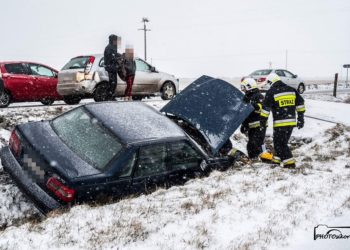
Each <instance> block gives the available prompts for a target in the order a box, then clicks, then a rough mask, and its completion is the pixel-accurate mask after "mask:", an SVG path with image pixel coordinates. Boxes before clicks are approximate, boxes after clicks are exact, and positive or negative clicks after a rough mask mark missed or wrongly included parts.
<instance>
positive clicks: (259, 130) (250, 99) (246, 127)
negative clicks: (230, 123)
mask: <svg viewBox="0 0 350 250" xmlns="http://www.w3.org/2000/svg"><path fill="white" fill-rule="evenodd" d="M241 90H242V91H243V92H244V93H245V96H244V100H245V101H246V102H247V103H250V104H251V105H252V106H253V107H254V111H253V112H252V113H251V114H250V115H249V116H248V117H247V119H246V120H245V121H244V122H243V123H242V125H241V132H242V133H243V134H246V135H247V136H248V143H247V151H248V156H249V158H250V159H253V160H256V159H258V158H259V159H260V160H262V161H264V162H271V160H272V154H271V153H269V152H267V151H266V147H265V145H264V139H265V133H266V126H261V125H260V121H261V119H262V118H261V116H260V112H261V109H262V103H263V101H264V96H263V95H262V94H261V93H260V90H259V89H258V86H257V83H256V81H255V80H254V79H253V78H246V79H244V80H243V81H242V82H241Z"/></svg>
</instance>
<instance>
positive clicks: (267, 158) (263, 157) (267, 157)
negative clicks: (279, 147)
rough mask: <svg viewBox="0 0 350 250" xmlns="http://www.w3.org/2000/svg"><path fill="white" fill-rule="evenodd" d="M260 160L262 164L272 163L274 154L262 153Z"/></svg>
mask: <svg viewBox="0 0 350 250" xmlns="http://www.w3.org/2000/svg"><path fill="white" fill-rule="evenodd" d="M259 159H260V160H261V161H262V162H266V163H271V161H272V159H273V154H271V153H270V152H267V151H266V152H262V153H261V154H260V155H259Z"/></svg>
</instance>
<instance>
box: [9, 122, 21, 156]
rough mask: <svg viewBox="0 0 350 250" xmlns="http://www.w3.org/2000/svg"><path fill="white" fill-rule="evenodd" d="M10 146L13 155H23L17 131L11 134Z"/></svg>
mask: <svg viewBox="0 0 350 250" xmlns="http://www.w3.org/2000/svg"><path fill="white" fill-rule="evenodd" d="M9 146H10V149H11V151H12V153H14V154H15V155H16V156H19V155H20V154H21V150H22V146H21V141H20V139H19V137H18V135H17V133H16V130H15V129H14V130H13V131H12V133H11V137H10V141H9Z"/></svg>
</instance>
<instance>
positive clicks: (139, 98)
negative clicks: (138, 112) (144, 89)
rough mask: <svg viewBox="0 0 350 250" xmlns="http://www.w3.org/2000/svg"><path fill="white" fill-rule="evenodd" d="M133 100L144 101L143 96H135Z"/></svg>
mask: <svg viewBox="0 0 350 250" xmlns="http://www.w3.org/2000/svg"><path fill="white" fill-rule="evenodd" d="M132 99H133V100H134V101H142V99H143V96H137V95H136V96H133V97H132Z"/></svg>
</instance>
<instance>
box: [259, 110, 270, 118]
mask: <svg viewBox="0 0 350 250" xmlns="http://www.w3.org/2000/svg"><path fill="white" fill-rule="evenodd" d="M269 114H270V112H269V111H266V110H265V109H261V113H260V116H262V117H269Z"/></svg>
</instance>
